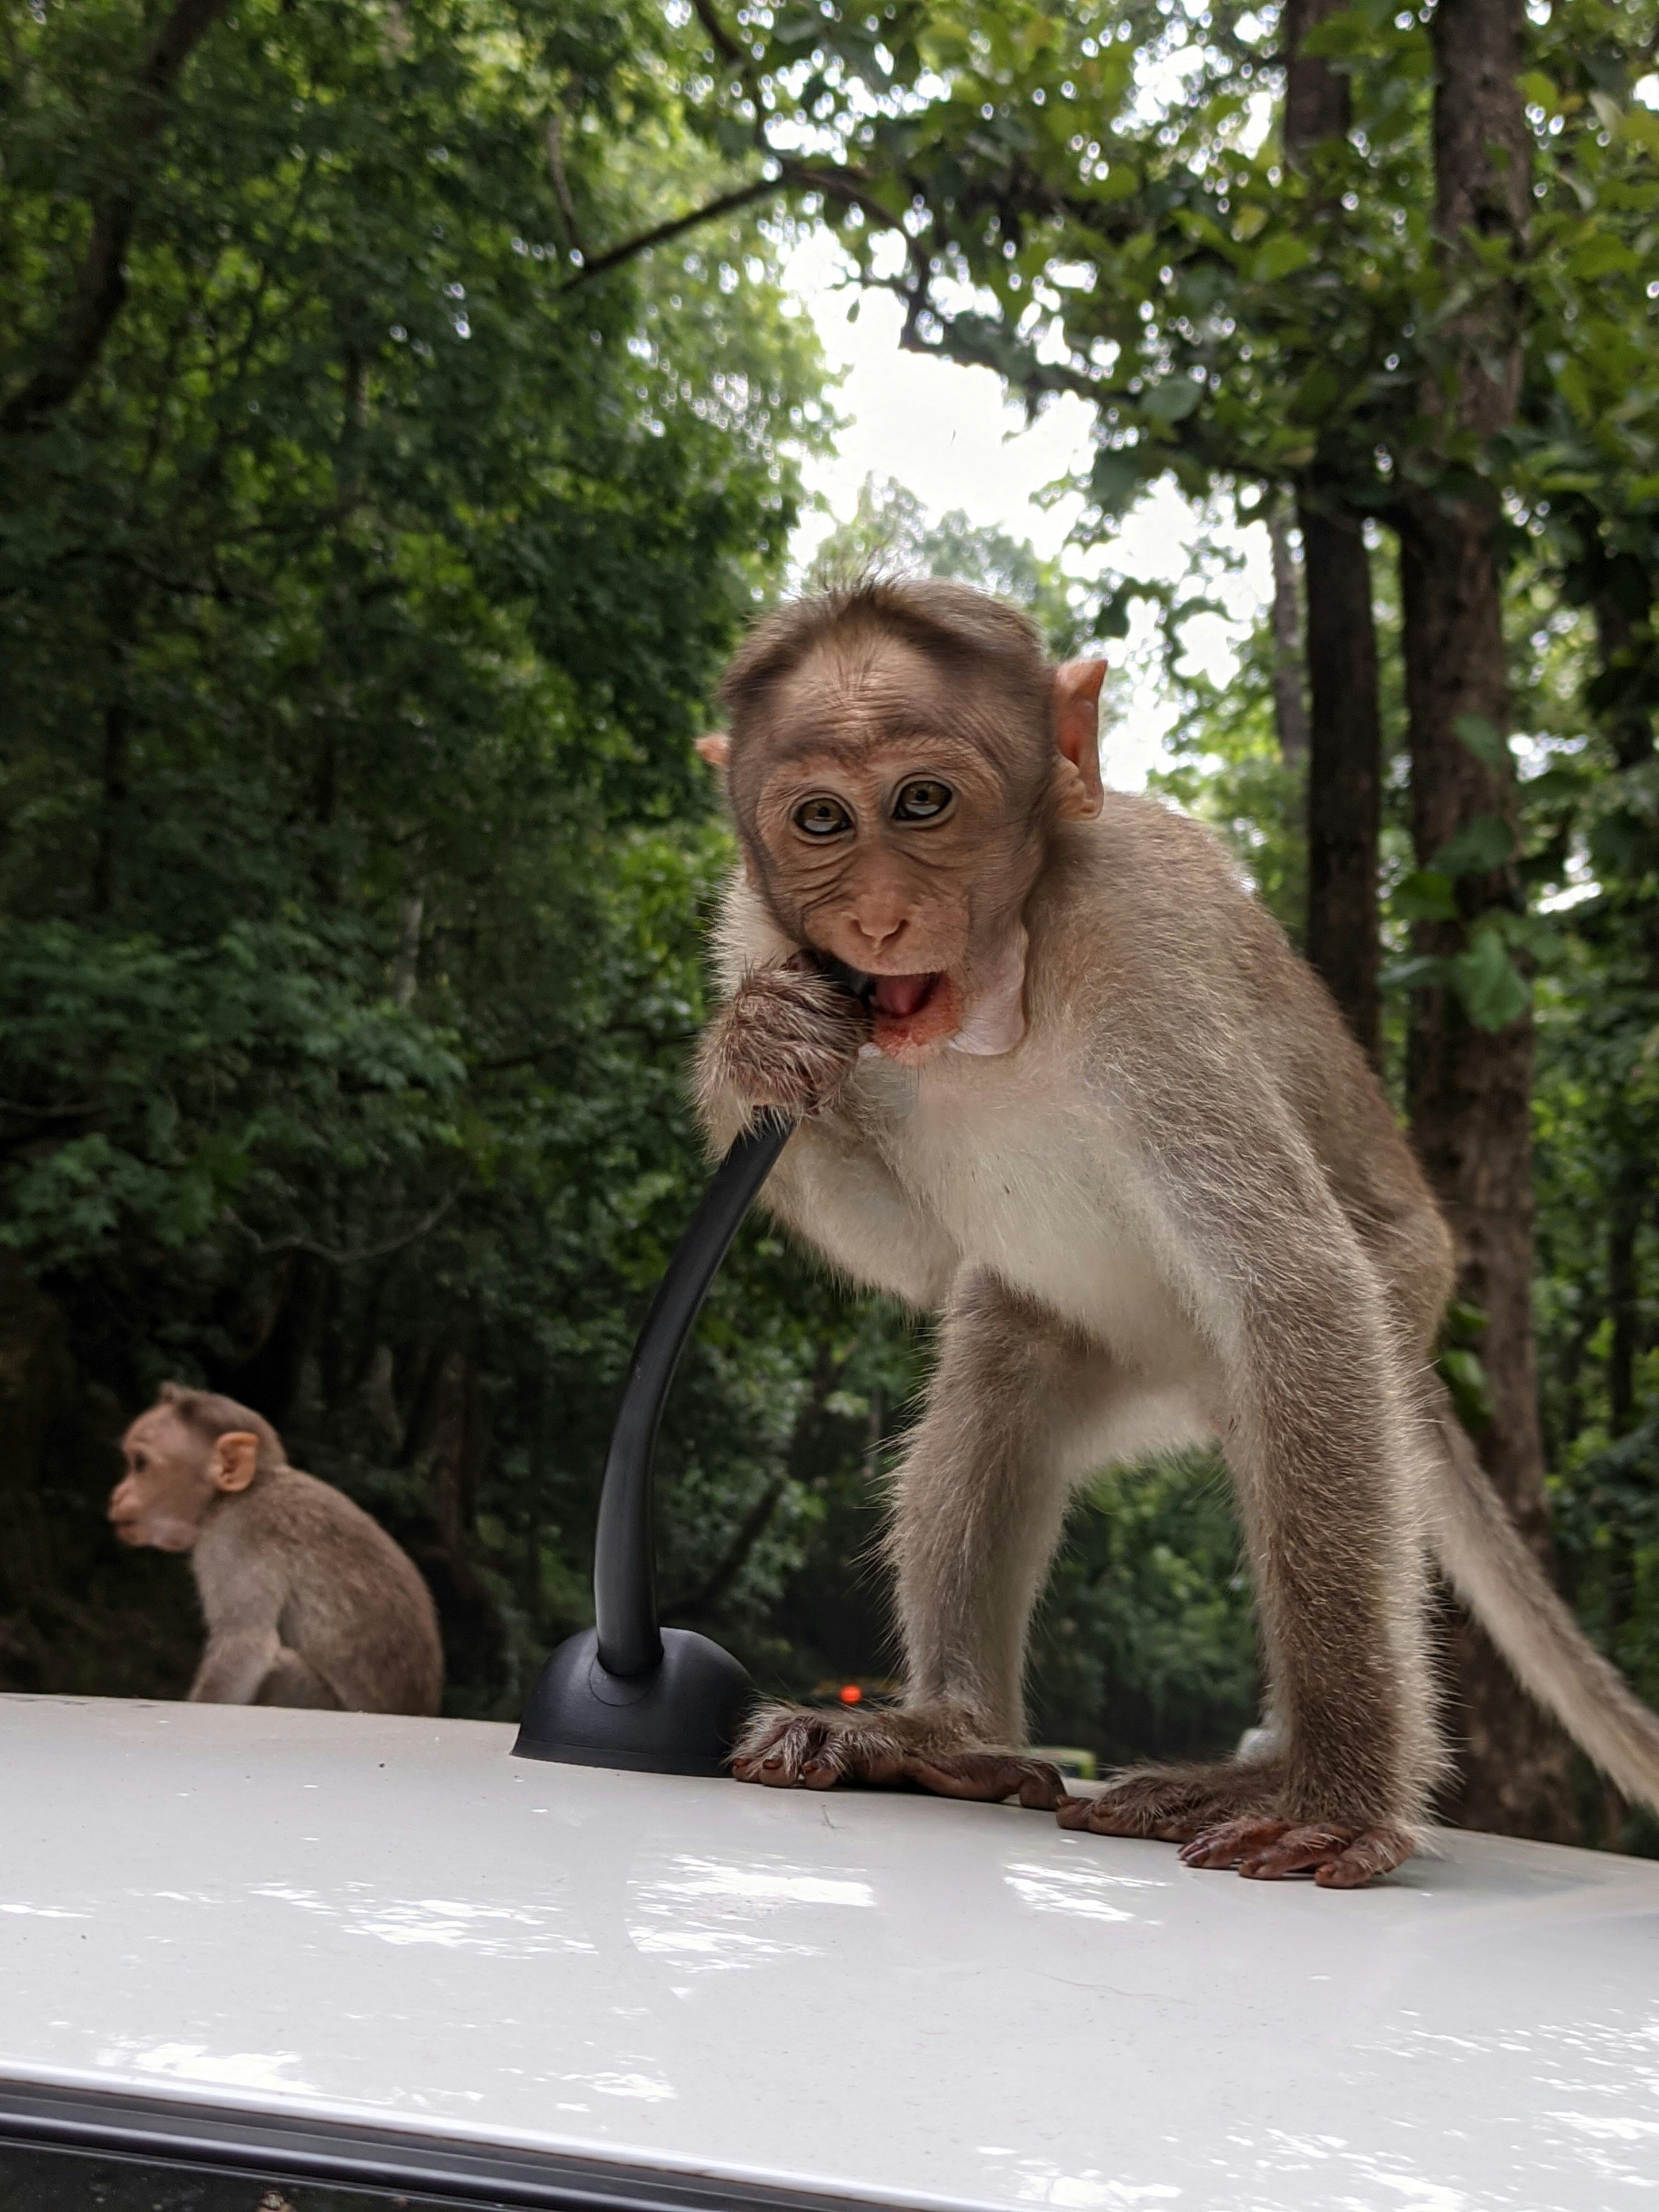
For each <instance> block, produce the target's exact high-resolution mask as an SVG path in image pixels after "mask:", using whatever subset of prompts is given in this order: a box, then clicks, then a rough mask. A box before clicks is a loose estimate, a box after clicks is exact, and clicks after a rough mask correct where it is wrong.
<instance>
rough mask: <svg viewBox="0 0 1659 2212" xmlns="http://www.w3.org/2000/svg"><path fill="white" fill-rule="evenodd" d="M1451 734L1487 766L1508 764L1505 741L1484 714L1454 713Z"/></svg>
mask: <svg viewBox="0 0 1659 2212" xmlns="http://www.w3.org/2000/svg"><path fill="white" fill-rule="evenodd" d="M1452 735H1453V736H1454V737H1455V738H1456V739H1457V742H1458V743H1459V744H1461V745H1462V746H1464V747H1466V748H1467V750H1468V751H1470V752H1472V753H1473V754H1474V757H1475V758H1476V760H1478V761H1484V762H1485V763H1486V766H1487V767H1488V768H1493V769H1506V768H1508V766H1509V765H1510V749H1509V745H1508V744H1507V742H1506V741H1505V740H1504V738H1502V737H1500V736H1499V734H1498V732H1497V730H1495V729H1494V728H1493V726H1492V724H1491V723H1490V722H1489V721H1488V720H1486V716H1485V715H1484V714H1454V715H1453V717H1452Z"/></svg>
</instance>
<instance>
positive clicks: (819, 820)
mask: <svg viewBox="0 0 1659 2212" xmlns="http://www.w3.org/2000/svg"><path fill="white" fill-rule="evenodd" d="M792 818H793V822H794V824H795V827H796V829H799V831H800V832H801V834H802V836H806V837H839V836H840V835H841V833H842V830H843V829H851V828H852V826H853V817H852V816H851V815H850V814H849V813H848V811H847V809H846V808H845V807H844V806H843V805H842V803H841V801H840V799H831V798H830V797H829V793H827V792H822V791H821V792H819V793H817V797H816V798H813V799H802V801H801V803H800V805H799V806H798V807H797V808H796V809H795V811H794V814H793V817H792Z"/></svg>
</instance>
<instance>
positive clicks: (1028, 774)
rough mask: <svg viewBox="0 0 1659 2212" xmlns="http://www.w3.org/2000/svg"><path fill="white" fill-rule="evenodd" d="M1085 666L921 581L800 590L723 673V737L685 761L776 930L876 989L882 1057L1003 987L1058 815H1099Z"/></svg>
mask: <svg viewBox="0 0 1659 2212" xmlns="http://www.w3.org/2000/svg"><path fill="white" fill-rule="evenodd" d="M1103 673H1104V663H1103V662H1102V661H1098V660H1073V661H1067V662H1066V663H1065V664H1064V665H1061V666H1060V667H1059V668H1055V667H1053V666H1051V665H1049V663H1048V661H1047V659H1045V658H1044V655H1043V652H1042V646H1041V644H1040V642H1039V641H1038V638H1037V635H1036V630H1035V629H1033V627H1032V626H1031V624H1030V623H1029V622H1028V621H1027V620H1026V619H1025V617H1024V616H1023V615H1021V614H1019V613H1018V612H1017V611H1015V609H1013V608H1012V607H1009V606H1005V605H1001V604H1000V602H999V601H997V600H995V599H989V598H987V596H986V595H985V594H984V593H983V592H976V591H975V590H973V589H972V588H971V587H970V586H968V585H965V584H951V583H942V582H938V581H932V580H928V581H916V582H890V583H889V582H873V583H866V584H862V585H860V586H856V587H855V588H854V589H853V590H850V591H846V592H830V593H828V594H826V595H825V596H823V597H822V598H817V599H801V600H798V601H797V602H796V603H795V604H794V605H791V606H787V607H784V608H781V609H780V610H779V611H777V612H776V613H775V614H773V615H769V616H768V617H766V618H765V619H764V620H763V621H762V622H761V623H758V624H757V627H756V629H754V631H753V632H752V633H751V635H750V637H749V638H748V640H747V641H746V642H745V643H744V645H743V647H741V648H740V650H739V651H738V653H737V655H736V657H735V658H734V659H733V660H732V665H731V666H730V667H729V668H728V670H727V671H726V678H725V680H724V682H723V684H722V685H721V695H722V696H723V698H724V700H725V702H726V709H727V712H728V715H729V718H730V720H729V726H728V728H727V730H726V732H722V733H720V735H718V736H715V737H710V738H703V739H702V742H701V744H700V745H699V747H698V750H699V751H700V752H702V755H703V757H704V758H705V759H706V760H710V761H712V762H714V763H715V764H716V765H718V766H720V767H721V768H723V769H725V770H726V777H727V787H728V791H729V794H730V798H731V803H732V813H733V815H734V817H736V822H737V827H738V836H739V837H740V838H741V840H742V843H743V853H744V866H745V868H746V870H747V872H748V874H749V878H750V882H751V883H752V884H753V885H754V887H755V889H756V890H757V892H758V893H759V895H760V896H761V897H762V898H763V900H764V901H765V902H766V905H767V906H768V908H769V909H770V911H771V914H772V916H773V919H774V920H775V921H776V922H777V924H778V926H779V927H780V928H781V930H782V931H783V932H784V933H785V935H786V936H787V937H789V938H790V939H793V941H794V942H795V943H796V944H798V945H806V946H811V947H812V948H814V949H815V950H816V951H820V952H823V953H827V954H829V955H830V956H831V957H833V958H835V959H836V960H838V961H840V962H842V963H844V964H845V965H846V966H847V967H848V968H851V969H856V970H858V971H859V972H860V974H862V975H867V976H870V977H871V978H872V979H873V995H872V1018H873V1022H874V1035H875V1041H876V1042H877V1043H878V1045H879V1046H880V1047H881V1048H882V1049H883V1050H884V1052H887V1053H889V1054H891V1055H892V1056H893V1057H894V1058H896V1059H899V1060H907V1061H911V1062H917V1061H921V1060H927V1059H930V1058H931V1057H932V1056H933V1053H934V1052H936V1051H937V1050H938V1049H939V1048H940V1047H941V1046H943V1045H944V1044H945V1043H946V1042H948V1041H949V1040H950V1038H951V1036H954V1035H955V1034H956V1033H957V1030H959V1029H960V1028H961V1027H962V1025H963V1021H964V1019H965V1018H967V1016H968V1014H969V1012H970V1011H971V1009H972V1007H973V1005H974V1001H975V998H976V996H977V995H978V994H979V993H980V991H981V989H983V988H985V987H987V985H988V984H989V983H990V981H991V980H992V979H993V978H998V977H1005V978H1006V975H1007V974H1008V970H1009V958H1010V953H1011V951H1012V948H1013V947H1014V946H1015V945H1018V943H1019V941H1020V939H1019V931H1020V917H1021V913H1022V910H1023V908H1024V904H1025V902H1026V900H1027V898H1028V897H1029V896H1030V892H1031V890H1032V887H1033V885H1034V884H1036V879H1037V877H1038V875H1039V874H1040V872H1041V871H1042V866H1043V863H1044V860H1045V859H1046V858H1047V854H1048V839H1049V835H1050V832H1051V830H1052V829H1053V826H1054V823H1056V822H1058V821H1060V820H1062V819H1064V818H1066V817H1082V816H1087V815H1091V814H1096V813H1098V811H1100V806H1101V781H1100V760H1099V753H1098V750H1097V734H1096V719H1097V704H1098V700H1099V695H1100V684H1101V678H1102V677H1103Z"/></svg>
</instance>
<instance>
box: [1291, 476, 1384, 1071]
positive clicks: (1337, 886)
mask: <svg viewBox="0 0 1659 2212" xmlns="http://www.w3.org/2000/svg"><path fill="white" fill-rule="evenodd" d="M1297 513H1298V515H1299V517H1300V520H1301V524H1302V559H1303V568H1304V573H1305V574H1306V577H1307V580H1308V688H1309V691H1310V696H1311V698H1312V702H1313V711H1312V715H1311V720H1310V733H1311V734H1310V747H1309V755H1308V937H1307V949H1308V957H1309V959H1310V961H1311V962H1312V963H1313V964H1314V966H1315V968H1316V969H1318V971H1319V973H1320V974H1321V975H1322V976H1323V977H1324V979H1325V981H1326V983H1327V984H1328V986H1329V988H1330V992H1331V995H1332V997H1333V998H1334V1000H1336V1003H1337V1005H1338V1006H1340V1008H1341V1010H1342V1017H1343V1019H1344V1020H1345V1021H1346V1023H1347V1024H1348V1027H1349V1029H1350V1030H1352V1032H1353V1035H1354V1036H1355V1037H1356V1038H1357V1039H1358V1042H1359V1043H1360V1045H1361V1046H1362V1048H1364V1052H1365V1054H1366V1055H1367V1057H1368V1058H1369V1059H1370V1061H1371V1064H1372V1065H1373V1066H1380V1064H1381V1061H1382V1054H1383V1002H1382V994H1381V990H1380V988H1379V985H1378V981H1377V976H1378V969H1379V965H1380V963H1379V957H1378V955H1379V949H1380V944H1379V939H1378V934H1377V927H1378V917H1377V890H1376V879H1377V846H1378V841H1379V838H1380V836H1381V832H1382V826H1383V732H1382V723H1381V719H1380V716H1379V714H1378V712H1377V704H1376V625H1375V622H1374V619H1373V617H1372V612H1371V562H1370V554H1369V552H1368V551H1367V550H1366V548H1365V536H1364V525H1363V523H1362V522H1361V521H1360V519H1359V517H1358V515H1356V514H1353V513H1344V512H1343V511H1342V510H1341V508H1340V507H1337V506H1336V505H1335V504H1334V503H1330V504H1326V503H1324V502H1323V501H1322V500H1321V498H1320V495H1319V494H1318V492H1317V491H1316V490H1310V491H1307V492H1304V495H1303V497H1302V499H1301V500H1300V501H1299V502H1298V506H1297ZM1316 579H1317V581H1316Z"/></svg>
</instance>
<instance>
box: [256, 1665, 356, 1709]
mask: <svg viewBox="0 0 1659 2212" xmlns="http://www.w3.org/2000/svg"><path fill="white" fill-rule="evenodd" d="M253 1702H254V1704H255V1705H297V1706H300V1707H301V1708H304V1709H307V1710H309V1711H313V1712H335V1713H337V1712H338V1711H340V1700H339V1699H337V1697H336V1696H335V1694H334V1692H333V1691H332V1690H331V1689H330V1687H329V1686H328V1684H327V1683H326V1682H325V1681H324V1680H323V1678H322V1676H321V1675H320V1674H319V1673H318V1672H317V1670H316V1668H314V1667H313V1666H312V1665H311V1664H310V1663H309V1662H308V1661H307V1660H305V1659H302V1658H301V1656H300V1654H299V1653H298V1652H297V1651H284V1652H283V1656H282V1657H281V1658H280V1659H278V1661H277V1662H276V1665H275V1666H274V1667H273V1668H271V1670H270V1673H269V1674H267V1675H266V1676H265V1678H264V1681H263V1682H261V1683H260V1685H259V1688H258V1694H257V1695H256V1697H255V1698H254V1700H253Z"/></svg>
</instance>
